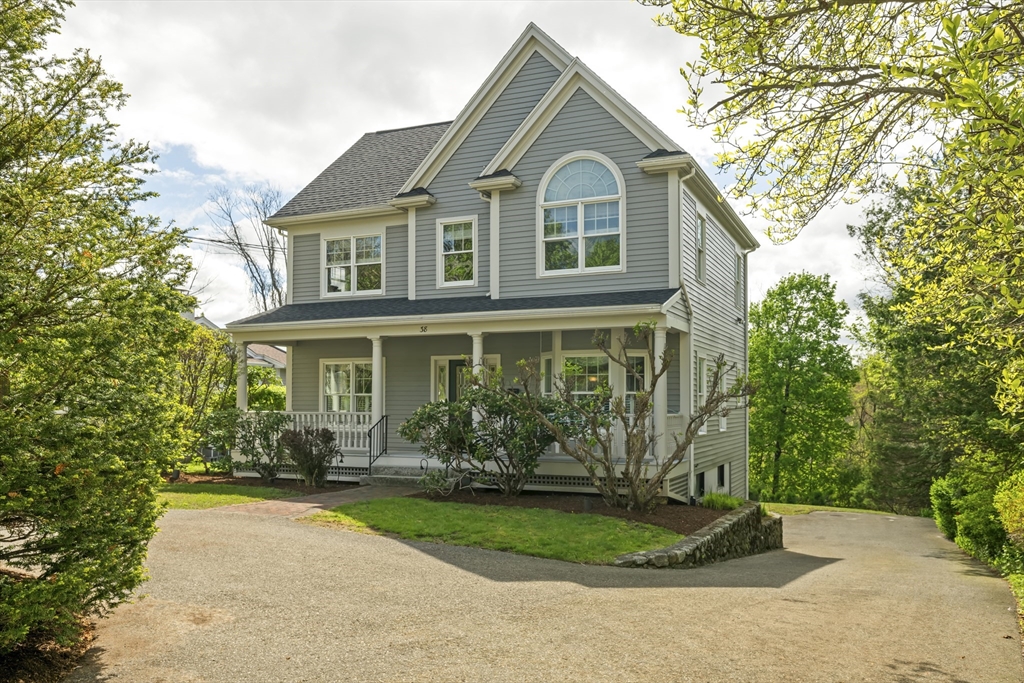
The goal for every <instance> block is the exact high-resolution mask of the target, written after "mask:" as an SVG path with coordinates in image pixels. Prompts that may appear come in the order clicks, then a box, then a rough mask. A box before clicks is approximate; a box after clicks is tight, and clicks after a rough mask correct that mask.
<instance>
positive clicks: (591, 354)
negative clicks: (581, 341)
mask: <svg viewBox="0 0 1024 683" xmlns="http://www.w3.org/2000/svg"><path fill="white" fill-rule="evenodd" d="M605 357H606V354H605V353H603V352H601V351H572V350H569V351H566V350H565V349H562V367H561V368H556V367H555V362H554V357H553V356H552V354H551V353H550V352H547V353H542V354H541V368H542V369H543V367H544V359H545V358H551V359H552V361H551V372H552V374H554V373H556V372H557V371H559V370H562V371H563V372H560V373H558V374H560V375H564V374H565V372H564V369H565V361H566V359H568V358H605ZM626 357H627V358H643V359H644V360H646V361H647V362H646V363H645V364H644V384H645V385H647V386H648V388H649V385H650V383H651V359H650V358H648V357H647V352H646V351H642V350H641V349H635V350H632V349H626ZM613 367H620V366H618V365H616V364H615V361H613V360H612V359H610V358H609V359H608V383H609V384H611V379H612V378H611V374H612V368H613ZM623 380H625V375H623ZM551 389H552V393H553V392H554V379H553V378H552V385H551ZM542 391H543V388H542ZM621 392H622V396H623V397H625V396H626V385H625V384H623V385H622V389H621Z"/></svg>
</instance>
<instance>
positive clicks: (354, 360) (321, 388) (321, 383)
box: [289, 358, 388, 415]
mask: <svg viewBox="0 0 1024 683" xmlns="http://www.w3.org/2000/svg"><path fill="white" fill-rule="evenodd" d="M383 361H384V377H383V381H382V382H381V386H382V387H383V388H384V392H383V393H384V397H385V399H384V401H383V403H384V404H385V405H386V404H387V398H386V397H387V395H388V392H387V386H386V384H387V377H388V373H387V358H384V359H383ZM331 363H366V364H368V365H370V366H371V368H370V372H373V367H372V366H373V358H321V359H320V377H319V379H318V380H317V387H318V390H319V398H318V399H317V402H318V405H319V406H320V409H319V411H318V412H321V413H326V412H327V408H326V406H325V405H324V366H325V365H328V364H331ZM289 374H291V373H289ZM352 381H353V382H354V381H355V373H354V372H353V374H352ZM385 405H382V406H381V414H382V415H385V414H387V411H386V410H385ZM348 412H350V413H359V414H366V415H369V414H371V412H372V411H365V413H364V411H361V410H350V411H348Z"/></svg>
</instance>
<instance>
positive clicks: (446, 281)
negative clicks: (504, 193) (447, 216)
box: [437, 216, 476, 287]
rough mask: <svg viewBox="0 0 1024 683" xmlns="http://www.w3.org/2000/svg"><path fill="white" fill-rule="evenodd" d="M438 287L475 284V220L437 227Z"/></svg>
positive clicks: (461, 219)
mask: <svg viewBox="0 0 1024 683" xmlns="http://www.w3.org/2000/svg"><path fill="white" fill-rule="evenodd" d="M437 237H438V255H437V258H438V264H437V265H438V268H437V270H438V281H437V285H438V287H458V286H471V285H475V284H476V217H475V216H472V217H469V218H457V219H452V220H442V221H438V223H437Z"/></svg>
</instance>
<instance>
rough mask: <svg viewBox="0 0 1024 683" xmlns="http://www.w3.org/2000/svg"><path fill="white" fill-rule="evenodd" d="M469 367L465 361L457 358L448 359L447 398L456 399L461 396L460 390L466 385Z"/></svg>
mask: <svg viewBox="0 0 1024 683" xmlns="http://www.w3.org/2000/svg"><path fill="white" fill-rule="evenodd" d="M468 372H469V368H467V367H466V361H465V360H463V359H461V358H458V359H452V360H449V361H448V400H449V401H458V400H459V399H460V398H462V390H463V389H465V388H466V386H468V384H469V381H468V379H469V378H468V376H467V373H468Z"/></svg>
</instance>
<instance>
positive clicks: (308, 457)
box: [281, 427, 342, 486]
mask: <svg viewBox="0 0 1024 683" xmlns="http://www.w3.org/2000/svg"><path fill="white" fill-rule="evenodd" d="M281 445H282V446H284V449H285V450H286V451H287V452H288V458H289V459H290V460H291V461H292V462H293V463H295V469H296V470H297V471H298V473H299V475H300V476H301V477H302V480H303V481H304V482H306V486H323V485H324V482H325V481H327V472H328V470H329V469H330V467H331V463H332V462H333V461H334V459H335V458H338V459H339V461H341V458H342V453H341V448H340V447H339V446H338V444H337V437H335V436H334V432H332V431H331V430H330V429H326V428H321V429H314V428H313V427H303V428H302V429H286V430H284V431H283V432H281Z"/></svg>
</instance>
